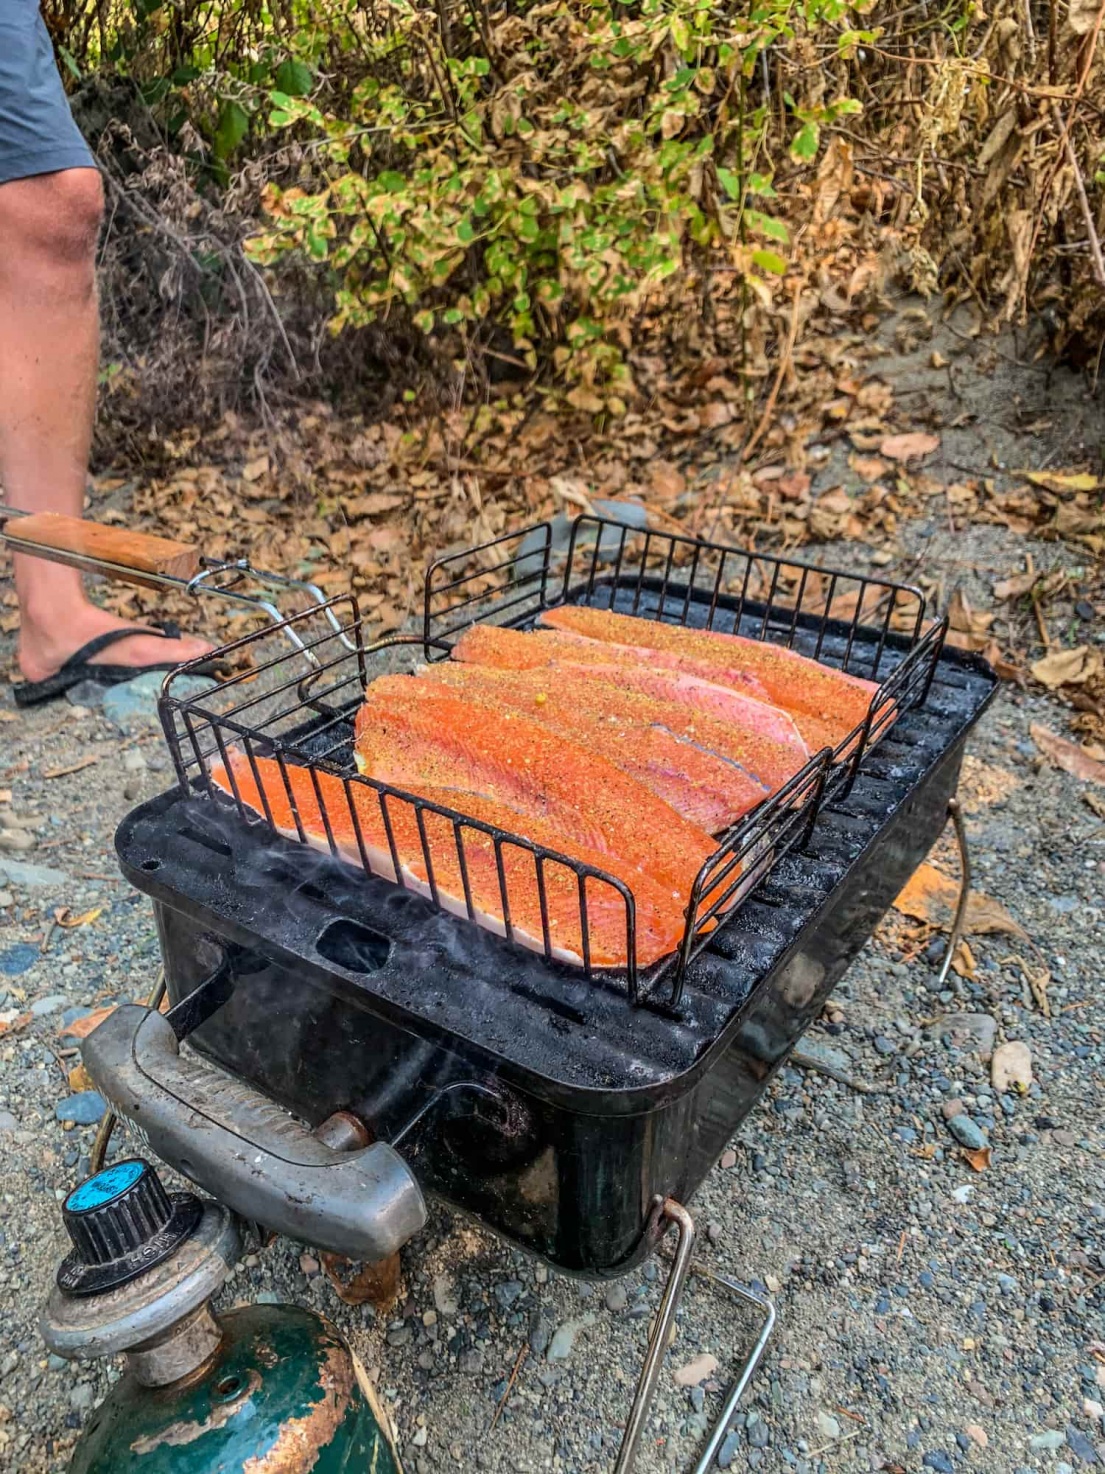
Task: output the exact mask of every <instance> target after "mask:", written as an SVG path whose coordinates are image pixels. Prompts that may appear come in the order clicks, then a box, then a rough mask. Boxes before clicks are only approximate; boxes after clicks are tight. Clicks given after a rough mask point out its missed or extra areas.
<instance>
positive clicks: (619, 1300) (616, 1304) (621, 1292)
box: [605, 1284, 629, 1311]
mask: <svg viewBox="0 0 1105 1474" xmlns="http://www.w3.org/2000/svg"><path fill="white" fill-rule="evenodd" d="M605 1298H606V1308H607V1310H613V1311H618V1310H624V1309H625V1307H626V1306H627V1305H628V1304H629V1296H628V1295H627V1294H626V1290H625V1286H624V1285H622V1284H615V1285H611V1286H610V1288H609V1289H608V1290H607V1292H606V1297H605Z"/></svg>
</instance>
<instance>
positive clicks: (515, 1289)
mask: <svg viewBox="0 0 1105 1474" xmlns="http://www.w3.org/2000/svg"><path fill="white" fill-rule="evenodd" d="M522 1288H523V1286H522V1281H521V1280H504V1281H503V1283H502V1284H500V1285H496V1286H495V1299H496V1300H497V1301H498V1302H499V1304H500V1305H501V1306H502V1308H503V1309H504V1310H509V1309H510V1307H511V1306H512V1305H513V1304H514V1302H515V1300H517V1298H518V1296H519V1295H520V1294H521V1293H522Z"/></svg>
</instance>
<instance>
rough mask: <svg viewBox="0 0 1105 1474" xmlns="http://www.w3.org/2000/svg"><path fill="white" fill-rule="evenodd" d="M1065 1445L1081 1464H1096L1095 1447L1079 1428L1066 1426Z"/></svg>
mask: <svg viewBox="0 0 1105 1474" xmlns="http://www.w3.org/2000/svg"><path fill="white" fill-rule="evenodd" d="M1067 1447H1068V1448H1069V1449H1070V1451H1071V1453H1072V1454H1074V1456H1075V1458H1076V1459H1080V1460H1081V1461H1082V1463H1083V1464H1090V1465H1096V1464H1097V1463H1098V1457H1097V1449H1096V1448H1094V1446H1093V1444H1092V1443H1091V1442H1090V1440H1089V1439H1088V1438H1087V1437H1086V1435H1085V1434H1084V1433H1083V1432H1081V1430H1080V1429H1078V1428H1074V1427H1068V1429H1067Z"/></svg>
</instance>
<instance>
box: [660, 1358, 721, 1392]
mask: <svg viewBox="0 0 1105 1474" xmlns="http://www.w3.org/2000/svg"><path fill="white" fill-rule="evenodd" d="M716 1371H717V1357H716V1356H711V1355H710V1353H709V1352H708V1351H704V1352H702V1354H701V1355H700V1356H696V1357H695V1358H694V1359H693V1360H692V1361H688V1362H687V1363H686V1364H685V1365H683V1366H681V1367H676V1369H675V1371H674V1372H672V1374H671V1375H672V1380H673V1381H674V1383H675V1385H676V1386H677V1387H697V1385H698V1384H699V1382H705V1380H706V1378H707V1377H712V1376H713V1375H714V1373H715V1372H716Z"/></svg>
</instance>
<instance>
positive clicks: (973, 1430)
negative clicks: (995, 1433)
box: [963, 1423, 990, 1448]
mask: <svg viewBox="0 0 1105 1474" xmlns="http://www.w3.org/2000/svg"><path fill="white" fill-rule="evenodd" d="M963 1431H964V1433H966V1435H967V1437H968V1438H969V1439H970V1440H971V1442H972V1443H977V1444H978V1446H979V1448H985V1447H986V1445H987V1444H988V1443H989V1442H990V1439H989V1437H988V1436H987V1433H986V1429H985V1428H982V1427H980V1426H979V1424H978V1423H965V1424H964V1425H963Z"/></svg>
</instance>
